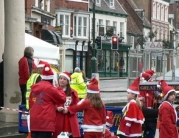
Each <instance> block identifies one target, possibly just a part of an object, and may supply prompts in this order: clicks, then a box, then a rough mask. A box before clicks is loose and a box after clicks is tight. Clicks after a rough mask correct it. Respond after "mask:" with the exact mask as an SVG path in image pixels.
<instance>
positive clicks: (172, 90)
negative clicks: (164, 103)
mask: <svg viewBox="0 0 179 138" xmlns="http://www.w3.org/2000/svg"><path fill="white" fill-rule="evenodd" d="M171 92H175V93H176V91H175V90H174V89H171V90H169V91H168V92H167V94H166V95H165V96H164V97H163V100H166V98H167V96H168V95H169V93H171Z"/></svg>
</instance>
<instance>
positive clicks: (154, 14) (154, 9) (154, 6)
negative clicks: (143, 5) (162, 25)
mask: <svg viewBox="0 0 179 138" xmlns="http://www.w3.org/2000/svg"><path fill="white" fill-rule="evenodd" d="M156 12H157V11H156V4H155V3H154V4H153V18H154V19H156Z"/></svg>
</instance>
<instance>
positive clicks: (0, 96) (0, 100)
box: [0, 85, 4, 110]
mask: <svg viewBox="0 0 179 138" xmlns="http://www.w3.org/2000/svg"><path fill="white" fill-rule="evenodd" d="M0 106H4V87H3V86H2V85H0ZM1 109H2V108H0V110H1Z"/></svg>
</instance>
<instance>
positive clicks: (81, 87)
mask: <svg viewBox="0 0 179 138" xmlns="http://www.w3.org/2000/svg"><path fill="white" fill-rule="evenodd" d="M70 87H71V88H72V89H74V90H75V91H77V93H78V98H79V99H83V98H84V97H85V96H86V88H87V86H86V83H85V82H84V79H83V76H82V73H81V70H80V68H79V67H76V68H75V72H74V73H73V74H72V75H71V84H70Z"/></svg>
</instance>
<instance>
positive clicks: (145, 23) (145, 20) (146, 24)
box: [127, 0, 151, 28]
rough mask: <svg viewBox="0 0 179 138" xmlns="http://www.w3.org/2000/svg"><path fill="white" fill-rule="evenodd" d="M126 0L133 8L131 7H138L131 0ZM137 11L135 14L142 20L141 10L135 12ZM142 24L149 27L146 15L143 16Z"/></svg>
mask: <svg viewBox="0 0 179 138" xmlns="http://www.w3.org/2000/svg"><path fill="white" fill-rule="evenodd" d="M127 1H128V3H129V4H130V5H131V7H132V8H133V9H139V8H138V7H137V5H136V4H135V3H134V1H133V0H127ZM136 13H137V15H138V16H139V17H140V19H141V20H142V15H141V12H136ZM144 26H145V27H149V28H150V27H151V24H150V22H149V20H148V19H147V17H146V16H144Z"/></svg>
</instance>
